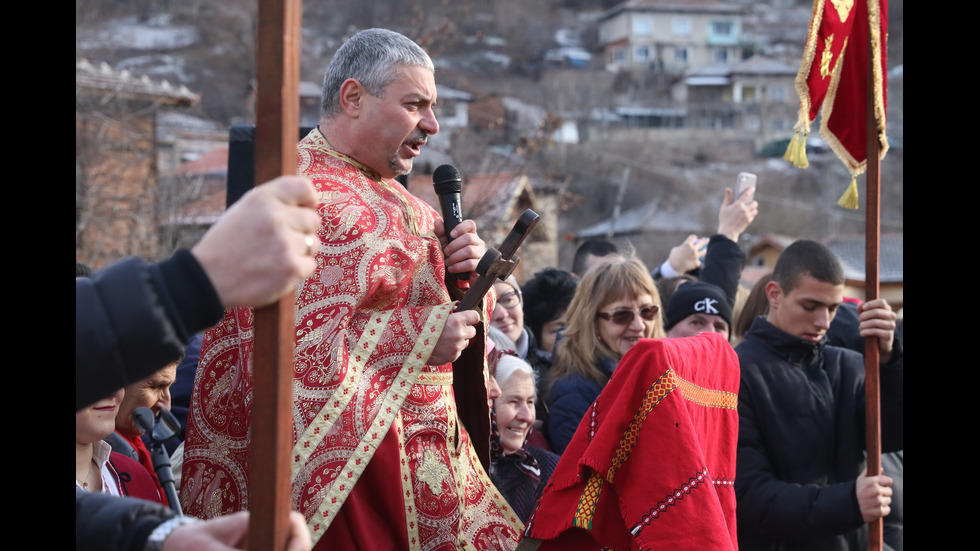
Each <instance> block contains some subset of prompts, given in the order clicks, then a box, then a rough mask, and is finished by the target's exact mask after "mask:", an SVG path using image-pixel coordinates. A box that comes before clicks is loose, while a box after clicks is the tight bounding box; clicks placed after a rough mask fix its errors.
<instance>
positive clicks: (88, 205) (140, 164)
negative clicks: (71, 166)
mask: <svg viewBox="0 0 980 551" xmlns="http://www.w3.org/2000/svg"><path fill="white" fill-rule="evenodd" d="M199 100H200V98H199V96H198V95H197V94H194V93H192V92H191V91H190V90H188V89H187V88H186V87H184V86H180V87H174V86H171V85H170V84H169V83H168V82H167V81H160V82H155V81H152V80H150V79H149V78H146V77H142V78H139V77H136V76H134V75H132V74H130V73H129V72H128V71H117V70H115V69H113V68H112V67H110V66H109V65H107V64H101V65H99V66H96V65H93V64H91V63H90V62H88V61H87V60H76V61H75V258H76V259H77V260H80V261H82V262H84V263H86V264H88V265H90V266H92V267H93V268H100V267H102V266H104V265H106V264H108V263H110V262H113V261H115V260H118V259H120V258H123V257H125V256H129V255H138V256H142V257H146V258H150V259H155V258H158V257H159V256H160V255H162V254H166V253H167V252H169V251H165V250H161V249H162V247H161V235H160V222H161V220H162V219H163V218H165V216H166V214H165V213H166V209H167V202H168V199H169V196H168V194H167V193H164V192H162V190H161V189H160V187H159V182H158V175H159V155H158V150H157V140H156V130H157V126H158V115H159V113H160V112H161V109H164V108H175V107H176V108H186V107H190V106H192V105H194V104H196V103H197V102H198V101H199Z"/></svg>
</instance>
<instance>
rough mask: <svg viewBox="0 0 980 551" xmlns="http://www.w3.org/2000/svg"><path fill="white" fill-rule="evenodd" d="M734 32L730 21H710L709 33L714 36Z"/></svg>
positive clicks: (729, 34) (727, 34) (728, 34)
mask: <svg viewBox="0 0 980 551" xmlns="http://www.w3.org/2000/svg"><path fill="white" fill-rule="evenodd" d="M734 33H735V25H734V24H733V23H732V22H731V21H712V22H711V34H713V35H715V36H731V35H732V34H734Z"/></svg>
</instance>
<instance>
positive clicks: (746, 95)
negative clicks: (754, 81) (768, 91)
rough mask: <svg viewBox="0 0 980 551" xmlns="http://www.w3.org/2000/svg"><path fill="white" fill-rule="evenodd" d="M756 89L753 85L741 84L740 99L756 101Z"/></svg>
mask: <svg viewBox="0 0 980 551" xmlns="http://www.w3.org/2000/svg"><path fill="white" fill-rule="evenodd" d="M757 92H758V90H757V89H756V87H755V86H743V87H742V101H756V99H757V97H758V93H757Z"/></svg>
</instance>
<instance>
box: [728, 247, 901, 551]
mask: <svg viewBox="0 0 980 551" xmlns="http://www.w3.org/2000/svg"><path fill="white" fill-rule="evenodd" d="M843 294H844V274H843V270H842V268H841V265H840V262H839V261H838V260H837V258H836V257H835V256H834V254H833V253H832V252H831V251H830V250H829V249H827V248H826V247H825V246H823V245H821V244H819V243H816V242H813V241H797V242H796V243H794V244H792V245H790V247H788V248H787V249H786V251H784V252H783V254H782V255H781V256H780V258H779V260H778V261H777V263H776V267H775V270H774V272H773V281H772V282H770V283H769V284H768V286H767V287H766V296H767V297H768V299H769V314H768V315H767V316H766V317H765V318H763V317H759V318H757V319H756V320H755V321H754V323H753V324H752V327H751V329H750V330H749V332H748V334H747V335H746V336H745V339H744V340H743V341H742V342H741V343H740V344H739V345H738V346H737V347H736V349H735V350H736V352H737V353H738V357H739V362H740V364H741V370H742V374H741V385H740V388H739V403H738V413H739V436H738V460H737V465H738V466H737V476H736V480H735V491H736V495H737V498H738V535H739V547H740V548H741V549H743V551H744V550H748V551H751V550H753V549H776V548H778V549H787V550H789V549H793V550H803V549H820V550H838V549H839V550H851V549H864V548H865V547H866V545H867V531H866V529H865V524H866V523H868V522H870V521H872V520H874V519H876V518H879V517H882V516H884V515H887V514H888V512H889V504H890V502H891V495H892V489H891V484H892V480H891V479H890V478H889V477H887V476H882V475H877V474H874V475H871V476H869V475H868V473H867V472H866V471H865V459H864V452H865V429H864V426H865V425H864V421H865V384H864V359H863V357H862V356H861V355H860V354H858V353H856V352H854V351H853V350H847V349H843V348H837V347H833V346H827V344H826V331H827V329H828V328H829V327H830V322H831V321H832V320H833V318H834V315H835V313H836V310H837V308H838V307H839V306H840V304H841V302H842V301H843ZM859 310H860V333H861V335H862V336H863V337H869V336H872V337H877V339H878V349H879V353H880V361H881V371H880V392H881V420H882V427H881V436H882V449H883V451H886V452H887V451H894V450H899V449H902V447H903V441H902V435H903V413H902V408H903V391H904V382H903V376H904V371H903V360H902V350H901V345H900V343H898V342H896V341H894V339H893V337H894V330H895V317H896V316H895V313H894V312H892V310H891V307H890V306H889V305H888V303H887V302H886V301H884V300H882V299H878V300H874V301H869V302H867V303H864V304H862V305H861V307H860V309H859Z"/></svg>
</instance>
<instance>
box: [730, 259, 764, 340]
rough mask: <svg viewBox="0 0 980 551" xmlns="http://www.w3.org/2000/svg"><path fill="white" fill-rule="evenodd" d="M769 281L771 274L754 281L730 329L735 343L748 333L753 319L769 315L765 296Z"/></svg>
mask: <svg viewBox="0 0 980 551" xmlns="http://www.w3.org/2000/svg"><path fill="white" fill-rule="evenodd" d="M770 281H772V272H769V273H768V274H766V275H764V276H762V277H760V278H759V281H756V282H755V285H753V286H752V291H751V292H749V297H748V298H747V299H745V304H743V305H742V309H741V310H739V312H738V315H737V316H735V327H733V328H732V334H733V335H735V340H736V342H737V341H741V340H742V337H744V336H745V334H746V333H748V332H749V328H750V327H752V322H753V321H755V318H757V317H759V316H764V315H766V314H768V313H769V297H767V296H766V285H767V284H768V283H769V282H770Z"/></svg>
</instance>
